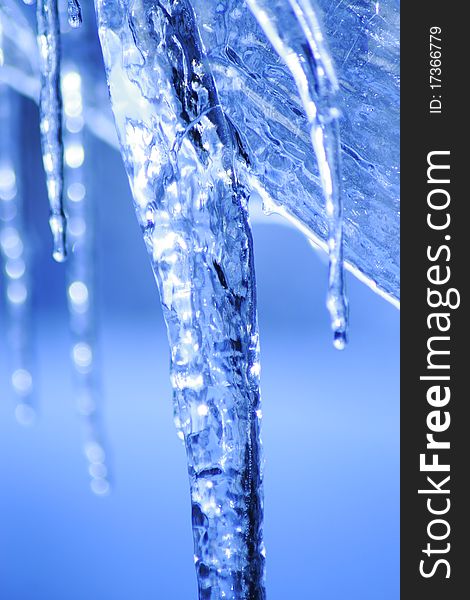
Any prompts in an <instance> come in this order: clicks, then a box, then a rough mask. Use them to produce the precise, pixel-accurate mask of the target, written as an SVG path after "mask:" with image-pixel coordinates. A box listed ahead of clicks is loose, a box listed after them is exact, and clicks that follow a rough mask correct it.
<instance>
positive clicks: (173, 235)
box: [97, 0, 264, 600]
mask: <svg viewBox="0 0 470 600" xmlns="http://www.w3.org/2000/svg"><path fill="white" fill-rule="evenodd" d="M97 13H98V23H99V34H100V39H101V44H102V47H103V54H104V59H105V65H106V71H107V76H108V83H109V89H110V94H111V100H112V105H113V110H114V116H115V119H116V127H117V130H118V136H119V140H120V144H121V149H122V154H123V157H124V161H125V165H126V169H127V172H128V175H129V180H130V183H131V187H132V191H133V196H134V202H135V209H136V213H137V218H138V220H139V223H140V225H141V228H142V231H143V235H144V239H145V242H146V244H147V249H148V252H149V254H150V258H151V262H152V266H153V270H154V273H155V277H156V279H157V282H158V285H159V289H160V296H161V301H162V306H163V312H164V316H165V320H166V324H167V329H168V339H169V343H170V353H171V381H172V385H173V390H174V403H175V419H176V423H177V427H178V428H179V431H180V434H181V437H182V438H183V439H184V441H185V445H186V451H187V456H188V469H189V476H190V484H191V500H192V519H193V533H194V547H195V563H196V570H197V574H198V585H199V596H200V598H201V599H207V600H208V599H213V600H216V599H217V600H218V599H220V598H226V599H227V600H230V599H232V600H235V599H242V598H246V599H248V598H256V599H258V598H263V597H264V587H263V570H264V552H263V542H262V535H261V522H262V492H261V471H260V459H259V454H260V446H259V423H258V421H259V418H258V415H259V414H260V413H259V389H258V373H259V363H258V331H257V317H256V297H255V287H254V271H253V255H252V240H251V232H250V228H249V226H248V221H247V207H246V201H247V192H246V190H245V188H244V186H243V185H242V184H241V183H240V181H239V178H238V172H237V169H236V163H235V160H234V149H235V144H236V140H235V138H234V135H233V132H232V130H231V129H230V126H229V124H228V123H227V121H226V119H225V116H224V113H223V111H222V110H221V107H220V103H219V99H218V95H217V90H216V88H215V85H214V80H213V77H212V73H211V71H210V69H209V68H208V65H207V61H206V57H205V55H204V52H203V48H202V43H201V40H200V38H199V34H198V31H197V28H196V23H195V18H194V13H193V11H192V7H191V6H190V4H189V3H188V2H187V1H185V0H180V1H172V2H166V3H164V4H162V3H158V2H152V1H148V0H134V1H129V0H121V1H119V2H110V1H109V0H98V2H97Z"/></svg>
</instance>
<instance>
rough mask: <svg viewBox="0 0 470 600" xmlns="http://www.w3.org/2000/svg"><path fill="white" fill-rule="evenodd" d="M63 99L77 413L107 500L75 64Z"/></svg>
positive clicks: (94, 476) (94, 484)
mask: <svg viewBox="0 0 470 600" xmlns="http://www.w3.org/2000/svg"><path fill="white" fill-rule="evenodd" d="M62 97H63V102H64V114H65V127H64V145H65V183H66V190H67V197H68V200H69V210H68V228H67V239H68V241H69V244H70V258H69V261H68V263H67V300H68V306H69V315H70V328H71V332H72V336H73V342H72V352H71V355H72V362H73V366H74V371H75V390H76V397H77V410H78V413H79V415H80V416H81V417H82V421H83V426H84V430H85V456H86V458H87V460H88V472H89V475H90V487H91V489H92V491H93V492H94V493H95V494H97V495H99V496H103V495H105V494H107V493H108V492H109V489H110V484H109V475H108V467H107V464H106V450H105V444H104V442H103V435H102V431H101V427H100V415H99V408H100V404H101V393H100V382H99V379H100V378H99V373H98V371H97V369H96V341H95V339H96V335H95V325H96V323H95V312H94V307H95V303H94V285H93V284H94V269H93V262H94V247H93V234H92V223H91V222H90V221H91V218H90V213H91V210H90V206H88V199H89V194H88V189H87V177H86V168H87V156H86V153H85V143H84V132H83V127H84V119H83V81H82V77H81V75H80V72H79V70H78V68H77V67H76V66H69V67H68V68H66V69H65V70H64V76H63V78H62Z"/></svg>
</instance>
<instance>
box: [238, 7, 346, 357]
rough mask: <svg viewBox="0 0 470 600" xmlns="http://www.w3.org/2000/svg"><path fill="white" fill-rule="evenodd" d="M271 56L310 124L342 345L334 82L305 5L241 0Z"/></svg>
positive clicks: (332, 305) (331, 303)
mask: <svg viewBox="0 0 470 600" xmlns="http://www.w3.org/2000/svg"><path fill="white" fill-rule="evenodd" d="M247 3H248V6H249V7H250V9H251V11H252V12H253V14H254V16H255V17H256V19H257V21H258V23H259V25H260V26H261V28H262V29H263V31H264V33H265V34H266V36H267V38H268V39H269V41H270V42H271V44H272V45H273V47H274V49H275V50H276V52H277V53H278V54H279V56H280V57H281V58H282V59H283V61H284V62H285V63H286V65H287V67H288V69H289V71H290V72H291V74H292V77H293V78H294V81H295V84H296V86H297V90H298V92H299V95H300V99H301V101H302V105H303V107H304V110H305V113H306V115H307V118H308V121H309V124H310V127H311V129H310V137H311V141H312V146H313V148H314V151H315V155H316V158H317V163H318V169H319V172H320V179H321V184H322V189H323V195H324V199H325V207H326V215H327V222H328V252H329V257H330V268H329V286H328V297H327V306H328V310H329V311H330V316H331V324H332V329H333V332H334V345H335V347H336V348H338V349H343V348H344V346H345V344H346V341H347V326H348V308H347V301H346V297H345V291H344V275H343V234H342V206H341V170H340V139H339V129H338V116H339V111H338V110H337V109H336V107H335V103H334V93H335V91H336V89H337V82H336V77H335V74H334V70H333V67H332V64H331V60H330V58H329V55H328V52H327V51H326V50H325V47H324V40H323V36H322V33H321V29H320V26H319V24H318V20H317V18H316V15H315V10H314V8H313V6H312V3H311V1H310V0H289V2H288V3H286V2H285V1H284V0H247Z"/></svg>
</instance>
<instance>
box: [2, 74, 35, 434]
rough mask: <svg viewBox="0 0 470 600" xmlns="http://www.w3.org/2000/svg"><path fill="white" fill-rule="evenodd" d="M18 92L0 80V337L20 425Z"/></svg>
mask: <svg viewBox="0 0 470 600" xmlns="http://www.w3.org/2000/svg"><path fill="white" fill-rule="evenodd" d="M18 101H19V97H16V98H14V97H13V93H12V92H11V91H10V90H9V89H8V88H7V87H6V86H5V85H2V84H0V131H1V132H2V133H1V135H0V256H1V259H2V271H3V273H2V274H3V276H4V282H5V288H4V289H5V301H6V311H5V325H6V333H7V335H6V336H5V337H6V339H7V343H8V358H9V361H8V363H9V364H8V366H9V373H10V380H11V386H12V389H13V392H14V395H15V398H16V408H15V416H16V418H17V420H18V422H19V423H20V424H22V425H29V424H30V423H31V422H32V421H33V420H34V417H35V410H34V408H33V406H32V392H33V374H32V367H31V347H30V345H31V319H30V317H31V289H30V285H29V273H28V260H27V249H26V241H27V236H26V235H25V232H24V217H23V206H22V205H23V203H22V196H21V187H20V181H19V180H20V177H19V156H20V149H19V143H20V141H19V140H20V138H21V135H20V131H19V126H20V123H21V115H20V112H19V107H18V105H17V103H18Z"/></svg>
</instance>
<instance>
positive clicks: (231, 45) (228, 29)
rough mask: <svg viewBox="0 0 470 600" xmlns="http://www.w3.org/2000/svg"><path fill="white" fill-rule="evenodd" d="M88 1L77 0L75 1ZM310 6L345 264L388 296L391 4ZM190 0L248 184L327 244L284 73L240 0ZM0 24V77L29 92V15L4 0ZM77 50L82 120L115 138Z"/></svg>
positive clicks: (93, 68) (394, 122) (393, 114)
mask: <svg viewBox="0 0 470 600" xmlns="http://www.w3.org/2000/svg"><path fill="white" fill-rule="evenodd" d="M90 1H91V0H86V1H85V2H82V7H83V9H84V10H85V9H87V10H88V8H89V3H90ZM316 4H317V6H318V9H319V15H318V18H319V22H320V25H321V27H322V30H323V33H324V38H325V45H326V47H327V48H328V49H329V51H330V54H331V58H332V63H333V66H334V69H335V72H336V74H337V79H338V84H339V91H338V93H337V96H336V99H337V102H338V105H339V108H340V111H341V117H340V119H339V126H340V134H341V162H342V191H343V216H344V219H343V228H344V240H345V244H344V254H345V261H346V268H348V269H350V270H351V271H353V272H354V274H355V275H356V276H358V277H359V278H360V279H362V280H363V281H365V283H367V284H368V285H370V286H371V287H372V288H373V289H374V290H375V291H377V292H378V293H380V294H382V295H384V296H385V297H386V298H387V299H388V300H390V301H392V302H393V303H394V304H398V301H399V297H400V290H399V215H400V211H399V1H398V0H383V1H382V2H372V1H370V0H354V1H350V2H341V1H339V0H338V2H330V0H317V2H316ZM193 5H194V7H195V10H196V18H197V21H198V25H199V31H200V33H201V36H202V39H203V43H204V46H205V49H206V55H207V59H208V61H209V63H210V67H211V70H212V73H213V76H214V79H215V81H216V85H217V90H218V96H219V101H220V103H221V105H222V106H223V109H224V112H225V115H226V118H227V119H228V120H229V122H230V123H231V124H232V125H233V128H234V129H235V131H236V135H237V140H238V142H239V143H238V144H237V145H239V147H240V151H239V156H241V157H242V160H243V161H245V160H248V162H249V166H250V182H249V184H250V185H249V187H251V188H253V189H254V190H255V191H256V192H257V194H258V195H260V196H261V197H262V199H263V200H264V203H265V206H266V208H267V210H276V211H277V212H280V213H281V214H283V215H284V216H285V217H286V218H288V219H289V220H290V221H292V222H293V223H294V224H295V225H296V226H297V227H299V228H300V229H301V230H302V231H303V233H304V234H305V235H307V236H309V237H310V239H312V240H313V241H314V242H315V244H316V245H318V246H319V247H321V248H323V249H324V250H325V251H327V250H328V248H327V242H326V239H327V230H328V226H327V218H326V212H325V206H324V201H323V193H322V190H321V185H320V180H319V173H318V169H317V166H316V159H315V156H314V154H313V152H312V147H311V140H310V136H309V127H308V122H307V119H306V117H305V114H304V111H303V107H302V105H301V102H300V100H299V97H298V93H297V89H296V86H295V81H294V80H293V78H292V76H291V74H290V73H289V71H288V69H287V67H286V66H285V64H284V63H283V62H282V61H281V60H280V59H279V56H278V55H277V53H276V52H275V50H274V49H273V47H272V45H271V43H270V42H269V40H267V39H266V37H265V35H264V33H263V32H262V30H261V28H260V27H259V25H258V24H257V22H256V19H255V17H254V16H253V15H252V13H251V11H250V10H249V8H248V6H247V5H246V4H245V2H243V0H224V1H223V2H209V1H207V0H205V1H203V0H194V2H193ZM28 10H30V9H29V8H28V7H24V11H25V12H26V11H28ZM12 14H14V18H13V19H12V18H11V16H12ZM0 21H1V22H3V28H4V34H5V35H4V37H5V38H6V42H5V49H4V58H3V63H4V64H3V68H0V80H4V81H7V82H8V83H9V84H10V85H12V86H14V87H15V89H19V90H20V91H22V93H25V94H27V95H29V96H30V97H32V98H36V99H37V94H38V90H39V84H38V81H39V71H38V69H37V62H38V61H37V57H35V55H34V50H31V47H30V45H31V44H30V40H31V39H34V35H33V33H32V31H31V28H30V26H29V24H28V21H27V20H26V19H25V18H24V16H23V15H22V14H21V12H20V11H19V7H18V5H17V3H15V2H14V0H0ZM28 40H29V41H28ZM79 51H80V53H81V54H86V56H87V58H88V60H87V64H88V69H89V71H90V74H91V75H92V77H93V79H94V85H93V86H91V87H90V97H89V98H88V100H87V106H86V107H85V120H86V125H87V127H88V128H89V129H91V130H92V131H93V132H94V133H95V134H96V135H98V136H99V137H100V138H101V139H103V140H104V141H106V142H107V143H109V144H112V145H114V144H117V142H116V139H115V136H114V133H113V127H112V124H111V122H110V115H109V109H108V105H107V103H106V101H105V98H104V94H103V81H104V75H103V74H102V71H101V70H100V64H99V59H97V54H96V48H95V47H94V38H93V37H92V36H90V37H89V38H88V39H87V40H86V43H85V44H84V43H80V48H79ZM77 52H78V47H77Z"/></svg>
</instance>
